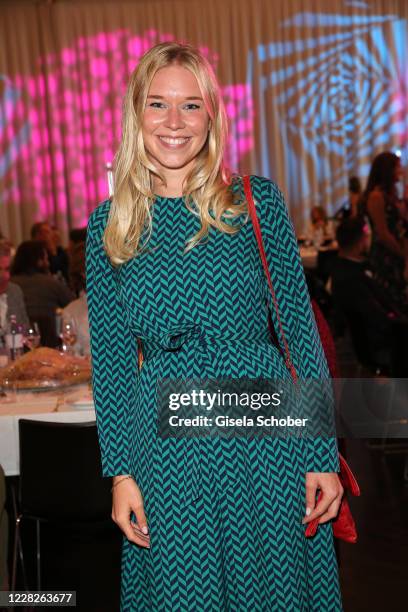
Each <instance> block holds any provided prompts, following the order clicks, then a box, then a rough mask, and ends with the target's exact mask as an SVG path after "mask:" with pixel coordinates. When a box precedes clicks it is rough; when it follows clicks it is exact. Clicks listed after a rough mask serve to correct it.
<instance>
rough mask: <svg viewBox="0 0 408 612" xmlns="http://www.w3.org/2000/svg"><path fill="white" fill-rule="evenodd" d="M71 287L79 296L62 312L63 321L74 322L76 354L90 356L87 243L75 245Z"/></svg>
mask: <svg viewBox="0 0 408 612" xmlns="http://www.w3.org/2000/svg"><path fill="white" fill-rule="evenodd" d="M70 285H71V287H72V289H73V290H74V292H75V293H76V294H77V295H78V296H79V297H78V298H77V299H76V300H74V301H73V302H70V303H69V304H68V306H66V307H65V308H64V310H63V311H62V320H63V321H68V320H70V321H72V323H73V325H74V329H75V331H76V334H77V340H76V343H75V344H74V345H73V349H74V351H75V353H76V354H79V355H86V356H87V355H89V354H90V346H89V321H88V304H87V301H86V290H85V242H79V243H78V244H76V245H75V247H74V248H73V250H72V254H71V261H70Z"/></svg>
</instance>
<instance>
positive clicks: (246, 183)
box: [243, 176, 298, 382]
mask: <svg viewBox="0 0 408 612" xmlns="http://www.w3.org/2000/svg"><path fill="white" fill-rule="evenodd" d="M243 183H244V191H245V197H246V201H247V203H248V212H249V216H250V218H251V221H252V225H253V228H254V232H255V237H256V241H257V243H258V250H259V254H260V256H261V260H262V266H263V269H264V272H265V276H266V279H267V281H268V285H269V290H270V292H271V296H272V301H273V305H274V307H275V312H276V318H277V319H278V325H279V333H280V335H281V338H282V341H283V347H284V350H285V364H286V367H287V368H288V370H289V372H290V374H291V376H292V379H293V382H297V380H298V375H297V372H296V368H295V366H294V365H293V363H292V359H291V357H290V351H289V346H288V343H287V341H286V337H285V333H284V331H283V327H282V322H281V319H280V315H279V307H278V301H277V299H276V295H275V290H274V288H273V285H272V278H271V274H270V271H269V267H268V262H267V259H266V253H265V247H264V243H263V238H262V232H261V226H260V224H259V219H258V215H257V212H256V208H255V202H254V199H253V197H252V190H251V179H250V177H249V176H244V177H243Z"/></svg>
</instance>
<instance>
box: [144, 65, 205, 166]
mask: <svg viewBox="0 0 408 612" xmlns="http://www.w3.org/2000/svg"><path fill="white" fill-rule="evenodd" d="M209 125H210V118H209V115H208V112H207V110H206V108H205V105H204V100H203V97H202V93H201V91H200V87H199V85H198V82H197V79H196V77H195V76H194V74H193V73H192V72H191V71H190V70H188V69H187V68H183V67H182V66H178V65H171V66H168V67H166V68H161V69H160V70H158V71H157V72H156V74H155V75H154V77H153V79H152V82H151V85H150V89H149V92H148V95H147V100H146V107H145V110H144V114H143V122H142V133H143V140H144V146H145V149H146V153H147V156H148V158H149V159H150V161H152V162H153V163H154V164H155V165H156V167H158V169H159V170H160V171H162V172H163V173H164V174H166V170H183V169H184V170H185V172H186V173H187V172H188V171H189V170H190V168H191V167H192V165H193V164H194V160H195V159H196V157H197V156H198V154H199V153H200V151H201V150H202V148H203V147H204V145H205V143H206V141H207V137H208V129H209Z"/></svg>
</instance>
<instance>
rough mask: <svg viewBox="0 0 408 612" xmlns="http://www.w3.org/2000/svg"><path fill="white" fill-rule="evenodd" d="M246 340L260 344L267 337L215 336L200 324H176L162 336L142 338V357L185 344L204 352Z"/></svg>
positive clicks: (150, 356) (179, 347)
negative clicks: (205, 331) (209, 334)
mask: <svg viewBox="0 0 408 612" xmlns="http://www.w3.org/2000/svg"><path fill="white" fill-rule="evenodd" d="M247 342H251V343H255V344H256V343H257V344H260V343H262V342H266V343H267V342H268V338H267V337H261V336H255V337H252V338H248V337H235V338H233V337H230V338H217V337H214V336H208V335H207V334H205V333H204V332H203V329H202V327H201V326H200V325H191V326H185V327H180V326H177V328H173V329H170V330H167V331H166V332H165V333H164V334H163V335H162V336H159V337H158V338H157V339H156V338H155V339H148V340H143V339H142V345H143V359H144V361H146V362H147V361H150V360H151V359H153V358H155V357H157V356H159V355H162V354H163V353H166V352H178V351H180V350H182V349H183V347H185V346H189V347H192V346H193V347H194V348H195V349H196V350H198V351H202V352H206V351H207V350H208V349H209V348H210V347H212V346H223V345H224V346H225V345H228V344H233V343H239V344H243V343H247Z"/></svg>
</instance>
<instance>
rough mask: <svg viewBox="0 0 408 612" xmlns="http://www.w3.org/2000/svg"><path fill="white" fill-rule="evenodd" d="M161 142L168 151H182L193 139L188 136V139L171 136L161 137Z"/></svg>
mask: <svg viewBox="0 0 408 612" xmlns="http://www.w3.org/2000/svg"><path fill="white" fill-rule="evenodd" d="M159 140H160V142H161V143H162V144H163V145H164V146H165V147H166V148H167V149H181V148H182V147H184V146H185V145H186V144H187V143H188V142H190V140H191V137H190V136H188V137H186V138H181V137H179V138H171V137H170V136H159Z"/></svg>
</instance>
